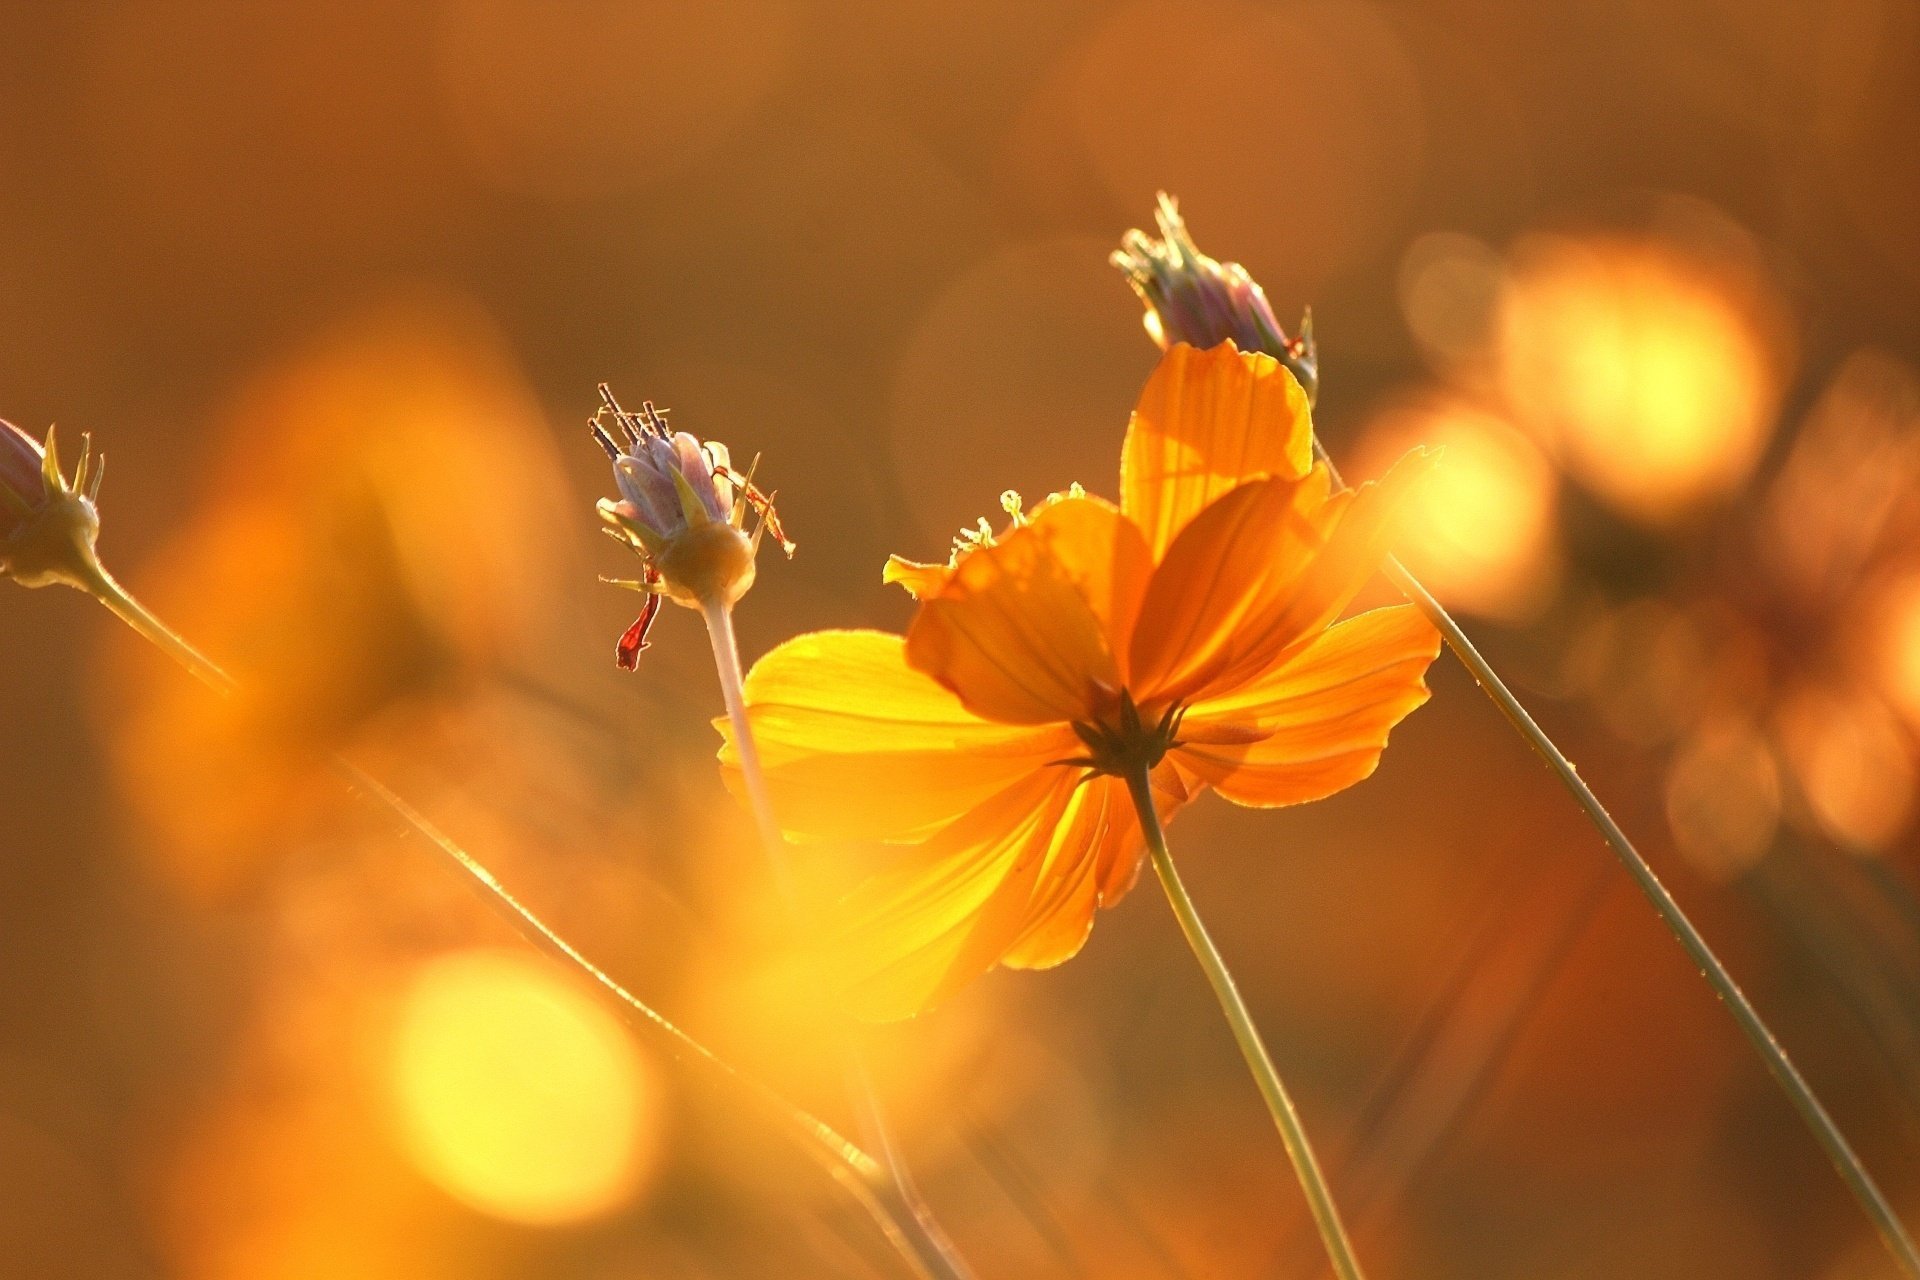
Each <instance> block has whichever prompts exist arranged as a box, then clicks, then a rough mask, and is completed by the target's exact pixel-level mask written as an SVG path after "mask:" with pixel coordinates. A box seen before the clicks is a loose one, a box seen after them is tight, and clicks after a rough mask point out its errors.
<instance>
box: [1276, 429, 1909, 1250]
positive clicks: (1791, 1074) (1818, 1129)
mask: <svg viewBox="0 0 1920 1280" xmlns="http://www.w3.org/2000/svg"><path fill="white" fill-rule="evenodd" d="M1313 447H1314V452H1315V453H1316V454H1317V455H1318V456H1319V458H1320V460H1321V461H1322V462H1324V463H1325V464H1326V466H1327V470H1328V472H1329V473H1330V474H1331V476H1332V478H1333V481H1334V483H1335V484H1340V483H1342V482H1341V480H1340V472H1339V469H1338V468H1337V467H1335V466H1334V463H1333V459H1332V458H1330V457H1328V456H1327V451H1326V447H1325V446H1324V445H1322V444H1321V443H1320V441H1319V439H1318V438H1317V437H1316V438H1315V440H1314V442H1313ZM1385 571H1386V575H1387V578H1388V580H1389V581H1391V582H1392V583H1393V585H1394V586H1395V587H1396V588H1397V589H1398V590H1399V591H1400V593H1401V594H1402V595H1404V596H1405V597H1406V598H1407V599H1408V600H1410V601H1412V602H1413V603H1414V604H1415V605H1418V606H1419V608H1420V611H1421V612H1422V613H1424V614H1426V615H1427V617H1428V618H1429V619H1430V620H1431V621H1432V622H1433V625H1434V626H1435V627H1437V628H1439V630H1440V634H1441V636H1443V637H1444V638H1445V639H1446V642H1447V647H1448V648H1449V649H1451V650H1453V655H1454V657H1456V658H1458V659H1459V660H1460V663H1461V665H1462V666H1464V667H1466V669H1467V671H1468V672H1469V673H1470V674H1471V675H1472V676H1473V678H1474V681H1475V682H1476V683H1477V684H1478V685H1479V686H1480V688H1481V690H1482V691H1483V692H1485V693H1486V695H1487V697H1489V698H1491V699H1492V700H1493V704H1494V705H1495V706H1496V707H1498V708H1500V712H1501V714H1502V715H1504V716H1506V718H1507V722H1508V723H1509V724H1511V725H1512V726H1513V728H1514V731H1515V732H1516V733H1518V734H1519V735H1520V736H1521V737H1522V738H1523V739H1525V740H1526V742H1527V745H1529V746H1531V747H1532V748H1533V750H1534V752H1535V753H1536V754H1538V755H1539V757H1540V758H1541V759H1542V760H1544V761H1545V762H1546V764H1547V767H1548V768H1550V769H1552V770H1553V772H1554V773H1555V775H1557V776H1558V777H1559V779H1560V781H1561V783H1562V784H1563V785H1564V786H1565V787H1566V789H1567V790H1568V792H1570V793H1571V794H1572V796H1573V798H1574V801H1575V802H1576V803H1577V804H1579V806H1580V808H1581V810H1582V811H1583V812H1584V813H1585V814H1586V815H1587V819H1588V821H1590V822H1592V823H1593V825H1594V827H1595V829H1597V830H1598V831H1599V832H1600V838H1601V839H1602V840H1604V841H1606V843H1607V847H1608V848H1609V849H1611V850H1612V851H1613V855H1614V857H1616V858H1618V859H1619V860H1620V863H1621V865H1622V866H1624V867H1626V869H1627V874H1629V875H1631V876H1632V877H1633V880H1634V883H1635V884H1637V885H1639V886H1640V892H1641V893H1643V894H1645V895H1646V898H1647V901H1648V902H1650V903H1652V904H1653V909H1654V911H1655V912H1656V913H1657V914H1658V915H1659V917H1660V919H1661V921H1662V922H1664V923H1665V924H1666V926H1667V929H1668V931H1669V932H1671V933H1672V934H1673V936H1674V937H1675V938H1676V939H1678V940H1679V943H1680V945H1681V947H1682V948H1683V949H1684V950H1685V951H1686V953H1687V956H1688V958H1689V959H1691V960H1692V961H1693V963H1694V964H1695V965H1696V966H1697V967H1698V968H1699V970H1700V973H1701V976H1702V977H1704V978H1705V979H1706V980H1707V985H1708V986H1710V987H1712V988H1713V992H1714V994H1715V995H1716V996H1718V997H1719V998H1720V1001H1721V1003H1722V1004H1724V1005H1726V1007H1727V1011H1728V1012H1729V1013H1731V1014H1732V1015H1733V1020H1734V1021H1735V1022H1736V1023H1738V1024H1739V1026H1740V1030H1741V1032H1742V1034H1744V1035H1745V1036H1746V1037H1747V1040H1748V1042H1749V1043H1751V1044H1752V1045H1753V1048H1754V1051H1755V1052H1756V1053H1758V1054H1759V1055H1760V1058H1761V1061H1763V1062H1765V1063H1766V1065H1767V1070H1768V1071H1769V1072H1771V1073H1772V1075H1773V1078H1774V1080H1775V1082H1776V1083H1778V1084H1779V1086H1780V1088H1781V1089H1782V1090H1783V1091H1784V1092H1785V1093H1786V1095H1787V1100H1788V1101H1789V1102H1791V1103H1792V1104H1793V1108H1794V1110H1796V1111H1798V1112H1799V1113H1800V1118H1801V1119H1802V1120H1804V1121H1805V1122H1806V1125H1807V1128H1809V1129H1811V1130H1812V1131H1813V1136H1814V1138H1815V1139H1816V1140H1817V1141H1818V1142H1819V1143H1820V1146H1821V1148H1822V1149H1823V1150H1825V1151H1826V1153H1827V1158H1828V1159H1829V1160H1831V1161H1832V1162H1833V1167H1834V1169H1835V1171H1836V1172H1838V1173H1839V1175H1840V1179H1841V1181H1843V1182H1845V1183H1846V1184H1847V1189H1848V1190H1849V1191H1851V1192H1852V1193H1853V1197H1854V1199H1855V1200H1857V1201H1859V1202H1860V1207H1861V1208H1862V1209H1864V1210H1865V1211H1866V1214H1867V1217H1868V1218H1869V1219H1871V1220H1872V1222H1873V1225H1874V1229H1875V1230H1876V1231H1878V1232H1879V1233H1880V1240H1881V1242H1882V1243H1883V1244H1885V1245H1886V1247H1887V1252H1888V1253H1891V1254H1892V1255H1893V1258H1894V1261H1895V1262H1897V1263H1899V1265H1900V1271H1901V1274H1902V1275H1904V1276H1906V1277H1907V1280H1920V1251H1916V1250H1915V1248H1914V1244H1913V1239H1912V1237H1910V1236H1909V1235H1908V1234H1907V1230H1906V1228H1905V1227H1904V1226H1903V1225H1901V1222H1900V1219H1899V1218H1898V1217H1897V1216H1896V1215H1895V1214H1894V1212H1893V1207H1892V1206H1891V1205H1890V1204H1888V1203H1887V1198H1886V1196H1885V1194H1884V1193H1882V1192H1881V1190H1880V1187H1879V1185H1878V1184H1877V1183H1875V1182H1874V1180H1873V1175H1872V1174H1870V1173H1868V1172H1867V1168H1866V1166H1865V1165H1864V1164H1862V1163H1861V1162H1860V1157H1859V1156H1858V1155H1856V1154H1854V1150H1853V1147H1852V1146H1851V1145H1850V1144H1849V1143H1848V1142H1847V1139H1846V1137H1845V1136H1844V1135H1843V1134H1842V1133H1841V1132H1840V1127H1839V1126H1838V1125H1836V1124H1835V1123H1834V1122H1833V1117H1832V1116H1830V1115H1828V1114H1827V1109H1826V1108H1825V1107H1824V1106H1822V1105H1821V1104H1820V1099H1819V1098H1818V1097H1816V1096H1815V1095H1814V1092H1813V1089H1812V1087H1811V1086H1809V1085H1808V1084H1807V1082H1806V1079H1805V1078H1804V1077H1803V1076H1802V1075H1801V1074H1800V1071H1799V1068H1797V1067H1795V1066H1794V1065H1793V1060H1792V1059H1791V1058H1789V1057H1787V1051H1786V1050H1785V1049H1783V1048H1781V1046H1780V1042H1779V1041H1778V1040H1777V1039H1775V1038H1774V1035H1773V1032H1772V1030H1771V1029H1769V1028H1768V1026H1767V1024H1766V1022H1765V1021H1764V1020H1763V1019H1762V1018H1761V1017H1760V1013H1759V1011H1758V1010H1757V1009H1755V1008H1754V1007H1753V1002H1752V1001H1750V1000H1748V999H1747V997H1746V994H1745V993H1744V992H1742V991H1741V990H1740V986H1739V984H1738V983H1736V982H1735V981H1734V980H1733V975H1732V974H1730V973H1728V972H1727V967H1726V966H1725V965H1723V964H1722V963H1720V957H1719V956H1717V955H1715V954H1714V951H1713V948H1712V947H1710V946H1708V945H1707V940H1706V939H1705V938H1703V937H1702V936H1701V935H1700V931H1699V930H1698V929H1696V928H1695V927H1694V925H1693V921H1691V920H1689V919H1688V918H1687V913H1686V912H1685V911H1683V910H1681V909H1680V904H1679V902H1677V901H1675V899H1674V896H1673V894H1672V893H1671V892H1669V891H1668V889H1667V887H1666V885H1664V884H1662V883H1661V882H1660V877H1659V876H1658V875H1656V874H1655V873H1654V870H1653V866H1652V864H1650V863H1649V862H1648V861H1647V860H1646V858H1645V857H1644V856H1643V855H1642V854H1641V853H1640V851H1639V850H1638V849H1636V848H1634V846H1633V842H1632V841H1631V840H1629V839H1627V833H1626V832H1624V831H1622V830H1621V829H1620V824H1619V823H1617V822H1615V821H1614V820H1613V815H1612V814H1610V813H1608V812H1607V808H1606V806H1605V805H1603V804H1601V803H1600V797H1598V796H1596V795H1595V794H1594V793H1593V788H1592V787H1589V786H1588V785H1587V783H1586V780H1585V779H1584V778H1582V777H1581V776H1580V771H1579V770H1578V769H1576V768H1575V767H1574V764H1573V762H1572V761H1571V760H1569V759H1567V757H1566V755H1565V753H1563V752H1562V751H1561V750H1560V748H1559V747H1557V746H1555V745H1554V742H1553V739H1551V738H1549V737H1548V736H1547V734H1546V731H1545V730H1544V729H1542V728H1541V727H1540V726H1539V724H1538V723H1537V722H1536V721H1535V720H1534V718H1533V716H1532V715H1530V714H1529V713H1528V712H1527V709H1526V708H1525V707H1523V706H1521V705H1520V700H1519V699H1518V698H1516V697H1514V696H1513V691H1512V690H1510V689H1508V688H1507V685H1506V682H1505V681H1503V680H1502V679H1501V678H1500V677H1499V675H1498V674H1497V673H1496V672H1495V671H1494V669H1493V667H1492V666H1491V665H1489V664H1488V662H1487V660H1486V658H1485V657H1483V656H1482V655H1481V653H1480V650H1479V649H1477V648H1475V647H1474V643H1473V641H1471V640H1469V639H1468V638H1467V633H1466V632H1464V631H1462V630H1461V629H1460V624H1459V623H1458V622H1455V621H1454V619H1453V615H1452V614H1450V613H1448V612H1447V610H1446V608H1445V607H1444V606H1443V605H1442V604H1441V603H1440V602H1439V601H1438V600H1436V599H1434V597H1433V594H1432V593H1431V592H1429V591H1428V590H1427V589H1426V588H1425V587H1423V586H1421V585H1420V582H1419V580H1418V579H1416V578H1415V577H1414V576H1413V575H1412V574H1411V573H1409V572H1407V569H1406V567H1405V566H1404V565H1402V564H1401V563H1400V562H1399V561H1398V560H1394V559H1389V560H1388V561H1387V562H1386V565H1385Z"/></svg>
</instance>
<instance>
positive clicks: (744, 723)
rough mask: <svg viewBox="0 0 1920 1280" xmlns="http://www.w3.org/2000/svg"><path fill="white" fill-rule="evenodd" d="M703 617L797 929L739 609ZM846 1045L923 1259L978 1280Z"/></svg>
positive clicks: (867, 1123)
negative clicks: (737, 632) (757, 733)
mask: <svg viewBox="0 0 1920 1280" xmlns="http://www.w3.org/2000/svg"><path fill="white" fill-rule="evenodd" d="M701 616H702V618H704V619H705V621H706V624H707V639H708V641H709V642H710V643H711V645H712V647H713V665H714V670H715V672H716V673H717V674H718V676H719V678H720V696H721V699H722V701H724V702H725V703H726V706H727V720H728V723H730V724H731V725H732V726H733V743H734V753H735V755H736V757H737V758H738V760H739V764H740V776H741V778H742V779H743V780H744V782H745V785H746V790H747V807H748V808H750V809H751V810H752V811H753V820H754V824H755V825H756V826H757V827H758V828H759V831H760V844H761V848H762V850H763V851H764V852H765V854H766V857H767V863H768V867H769V870H770V872H771V874H772V876H773V880H774V884H775V886H776V887H777V888H778V889H779V891H780V895H781V897H782V899H783V900H784V901H785V902H786V905H787V911H788V914H789V917H790V918H791V920H792V922H793V923H795V924H796V925H797V924H798V922H799V917H800V891H799V886H798V883H797V879H796V877H795V875H794V872H793V864H792V861H791V860H790V858H789V857H788V849H787V840H786V836H785V835H783V834H782V833H781V830H780V822H779V819H778V818H777V817H775V816H774V812H773V797H772V795H771V793H770V792H769V791H768V789H767V777H766V771H765V770H764V769H763V768H762V767H761V765H760V746H759V743H758V742H757V741H756V740H755V738H754V735H753V720H752V718H751V717H749V716H748V715H747V695H746V683H745V678H744V676H743V675H742V674H741V667H740V645H739V642H738V640H736V638H735V636H734V631H733V610H732V609H731V608H730V607H729V606H727V605H724V604H713V605H709V606H708V607H706V608H705V609H702V610H701ZM820 1004H821V1006H822V1011H823V1016H824V1017H827V1018H834V1017H836V1015H835V1014H834V1013H833V1011H832V1010H831V1009H828V1008H827V1007H826V1005H827V1002H826V1001H825V1000H821V1001H820ZM845 1045H846V1059H847V1062H846V1068H847V1096H848V1099H849V1100H850V1101H851V1102H852V1104H853V1108H854V1111H855V1113H856V1114H857V1115H858V1117H859V1122H860V1131H861V1134H862V1135H863V1136H864V1137H865V1139H866V1141H867V1143H868V1145H870V1146H871V1147H873V1149H874V1150H875V1151H876V1152H878V1153H879V1157H880V1162H881V1164H882V1165H883V1166H884V1167H885V1169H886V1172H887V1177H888V1179H889V1180H890V1181H891V1182H892V1184H893V1190H894V1194H895V1195H896V1196H897V1197H898V1198H899V1201H900V1203H901V1205H902V1206H903V1207H904V1208H905V1209H906V1211H907V1214H908V1217H909V1219H910V1221H911V1223H912V1225H913V1227H914V1228H915V1230H916V1233H917V1241H918V1244H919V1245H920V1260H921V1262H922V1263H923V1264H924V1265H925V1266H927V1267H929V1268H930V1269H932V1271H933V1272H934V1274H935V1275H937V1276H939V1277H940V1278H941V1280H972V1275H973V1272H972V1271H971V1269H970V1268H969V1267H968V1266H967V1263H966V1260H965V1258H963V1257H962V1256H961V1253H960V1250H959V1248H958V1247H957V1246H956V1245H955V1244H954V1243H953V1241H952V1239H951V1238H950V1237H949V1236H948V1235H947V1233H946V1231H945V1229H944V1228H942V1227H941V1225H940V1221H939V1219H938V1218H936V1217H935V1216H934V1213H933V1208H932V1206H931V1205H929V1204H928V1203H927V1202H926V1198H925V1197H924V1196H923V1195H922V1194H921V1192H920V1187H919V1184H918V1183H917V1182H916V1181H915V1180H914V1177H913V1171H912V1170H911V1169H910V1168H908V1167H907V1163H906V1160H905V1158H904V1157H903V1156H902V1155H901V1154H900V1149H899V1146H898V1144H897V1143H895V1142H894V1139H893V1133H892V1126H891V1125H890V1124H889V1123H888V1121H887V1115H886V1111H885V1109H884V1108H883V1107H882V1106H881V1105H880V1095H879V1092H878V1091H877V1090H876V1089H875V1088H874V1085H873V1077H872V1075H871V1073H870V1072H869V1071H868V1070H867V1064H866V1057H865V1055H864V1054H862V1053H861V1052H860V1049H859V1046H858V1044H857V1043H855V1042H854V1040H853V1039H852V1037H851V1036H850V1035H849V1036H846V1037H845Z"/></svg>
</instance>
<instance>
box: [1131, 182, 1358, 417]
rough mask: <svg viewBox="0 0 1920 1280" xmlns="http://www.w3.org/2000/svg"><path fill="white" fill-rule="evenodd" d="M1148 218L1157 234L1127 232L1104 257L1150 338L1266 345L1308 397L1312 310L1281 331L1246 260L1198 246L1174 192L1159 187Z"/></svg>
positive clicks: (1315, 364) (1312, 391) (1313, 379)
mask: <svg viewBox="0 0 1920 1280" xmlns="http://www.w3.org/2000/svg"><path fill="white" fill-rule="evenodd" d="M1153 217H1154V221H1155V222H1156V223H1158V224H1159V227H1160V235H1159V238H1157V239H1156V238H1155V237H1153V236H1150V235H1148V234H1147V233H1146V232H1144V231H1139V230H1134V231H1129V232H1127V234H1126V235H1125V236H1123V237H1122V238H1121V241H1120V248H1119V249H1118V250H1116V251H1115V252H1114V253H1113V254H1112V256H1111V257H1110V258H1109V259H1108V261H1110V262H1112V263H1113V265H1114V266H1116V267H1118V268H1120V270H1121V271H1123V272H1125V273H1126V277H1127V281H1128V283H1130V284H1131V285H1132V286H1133V291H1134V292H1135V293H1137V294H1139V295H1140V301H1142V302H1144V303H1145V304H1146V306H1147V314H1146V316H1145V324H1146V326H1147V332H1148V333H1149V334H1151V335H1152V337H1153V340H1154V341H1155V342H1157V343H1158V344H1160V346H1161V347H1162V348H1163V349H1164V348H1166V347H1170V346H1172V345H1173V344H1174V343H1176V342H1184V343H1187V344H1188V345H1189V346H1194V347H1199V348H1201V349H1202V350H1205V349H1206V348H1208V347H1214V346H1218V345H1219V344H1220V343H1222V342H1226V341H1229V340H1231V341H1232V342H1233V344H1234V345H1235V346H1236V347H1238V348H1240V350H1242V351H1259V352H1264V353H1265V354H1267V355H1270V356H1272V357H1273V358H1274V359H1275V360H1278V361H1279V362H1280V363H1282V364H1284V365H1286V366H1287V368H1288V369H1289V370H1291V371H1292V373H1293V376H1294V377H1296V378H1298V379H1299V380H1300V385H1301V386H1302V387H1304V388H1306V392H1307V398H1308V399H1309V400H1312V399H1313V398H1314V397H1315V396H1316V395H1317V393H1318V392H1319V382H1320V369H1319V360H1318V357H1317V355H1316V353H1315V351H1314V346H1313V314H1312V313H1311V312H1308V313H1307V314H1306V315H1304V316H1302V317H1301V319H1300V333H1299V336H1298V337H1294V338H1289V337H1287V335H1286V332H1285V331H1284V330H1282V329H1281V328H1280V322H1279V321H1277V320H1275V319H1274V316H1273V308H1272V307H1271V306H1269V305H1268V304H1267V295H1266V292H1265V291H1264V290H1262V289H1261V288H1260V286H1259V285H1258V284H1256V283H1254V279H1253V277H1252V276H1250V275H1248V274H1247V269H1246V268H1245V267H1243V266H1241V265H1240V264H1239V263H1237V262H1217V261H1215V260H1214V259H1212V258H1209V257H1208V256H1207V255H1206V254H1204V253H1202V252H1200V248H1199V246H1198V245H1196V244H1194V242H1193V236H1192V235H1190V234H1189V233H1188V231H1187V224H1186V222H1185V221H1184V220H1183V219H1182V218H1181V217H1180V207H1179V205H1178V204H1177V203H1176V202H1175V200H1174V198H1173V197H1172V196H1170V195H1168V194H1167V193H1166V192H1164V191H1162V192H1161V193H1160V197H1159V208H1158V209H1156V210H1155V211H1154V215H1153Z"/></svg>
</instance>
